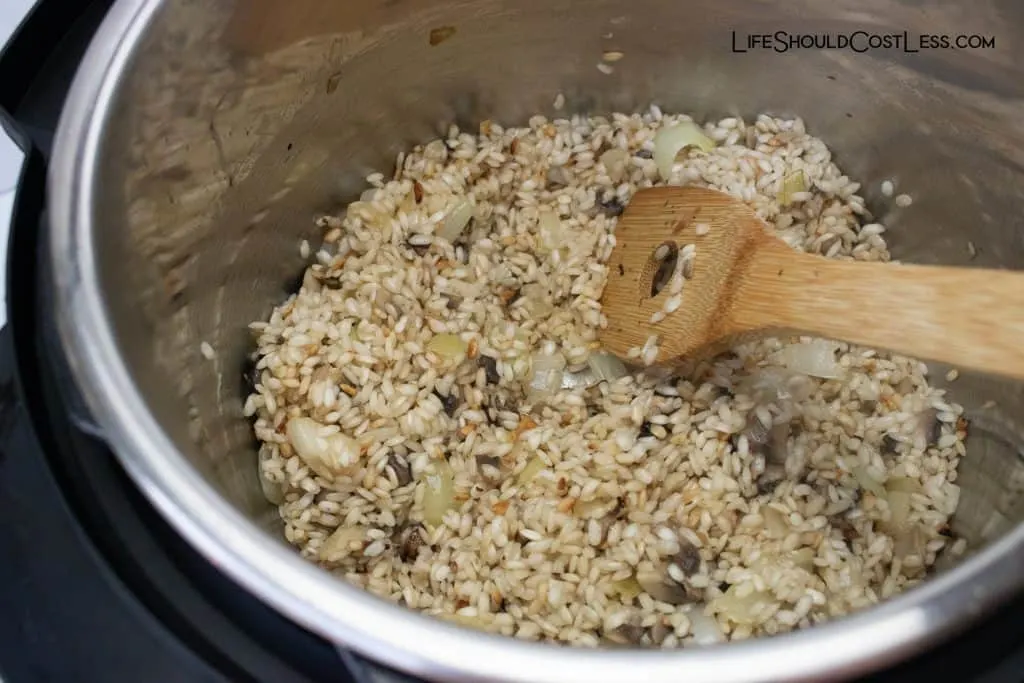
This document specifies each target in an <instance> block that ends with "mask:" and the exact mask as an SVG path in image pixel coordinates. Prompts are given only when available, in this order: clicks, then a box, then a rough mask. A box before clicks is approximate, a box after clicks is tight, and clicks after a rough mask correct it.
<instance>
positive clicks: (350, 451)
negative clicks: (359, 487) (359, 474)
mask: <svg viewBox="0 0 1024 683" xmlns="http://www.w3.org/2000/svg"><path fill="white" fill-rule="evenodd" d="M321 429H323V425H321V424H320V423H319V422H317V421H316V420H312V419H310V418H308V417H293V418H292V419H291V420H289V421H288V425H287V426H286V427H285V434H286V435H287V437H288V441H289V442H290V443H291V445H292V447H293V448H294V449H295V453H296V454H297V455H298V456H299V458H301V459H302V461H303V462H304V463H305V464H306V465H307V466H309V468H310V469H311V470H313V471H314V472H316V473H317V474H318V475H320V476H321V477H323V478H324V479H326V480H328V481H334V479H335V477H337V476H341V475H347V474H351V473H352V471H353V470H354V468H355V467H356V465H358V463H359V455H360V453H359V444H358V443H357V442H356V441H355V439H351V438H349V437H347V436H345V435H344V434H341V433H340V432H338V433H334V434H329V435H327V436H320V430H321Z"/></svg>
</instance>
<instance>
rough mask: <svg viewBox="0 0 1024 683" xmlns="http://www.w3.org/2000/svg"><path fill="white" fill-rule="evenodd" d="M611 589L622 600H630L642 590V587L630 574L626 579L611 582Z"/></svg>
mask: <svg viewBox="0 0 1024 683" xmlns="http://www.w3.org/2000/svg"><path fill="white" fill-rule="evenodd" d="M612 590H613V591H614V592H615V594H616V595H618V596H619V597H620V598H621V599H622V601H623V602H630V601H632V600H633V599H634V598H635V597H636V596H638V595H640V594H641V593H643V592H644V589H643V587H642V586H641V585H640V584H639V583H638V582H637V580H636V579H635V578H634V577H632V576H631V577H629V578H628V579H622V580H621V581H616V582H615V583H613V584H612Z"/></svg>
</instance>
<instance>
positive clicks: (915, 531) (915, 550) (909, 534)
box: [892, 524, 928, 561]
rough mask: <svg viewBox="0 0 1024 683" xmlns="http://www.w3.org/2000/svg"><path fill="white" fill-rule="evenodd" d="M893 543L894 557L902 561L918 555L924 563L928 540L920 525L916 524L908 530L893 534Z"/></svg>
mask: <svg viewBox="0 0 1024 683" xmlns="http://www.w3.org/2000/svg"><path fill="white" fill-rule="evenodd" d="M892 541H893V543H892V554H893V557H895V558H898V559H900V560H902V559H905V558H907V557H910V556H911V555H917V556H918V557H919V558H921V560H922V561H924V555H925V549H926V544H927V543H928V539H927V538H926V537H925V534H924V529H922V528H921V526H920V525H918V524H914V525H912V526H910V527H909V528H907V529H903V530H900V531H897V532H895V533H893V535H892Z"/></svg>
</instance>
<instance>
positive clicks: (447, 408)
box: [434, 390, 459, 417]
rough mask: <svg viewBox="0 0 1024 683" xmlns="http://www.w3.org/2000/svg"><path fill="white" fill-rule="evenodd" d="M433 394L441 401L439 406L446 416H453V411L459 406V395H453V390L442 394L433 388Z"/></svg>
mask: <svg viewBox="0 0 1024 683" xmlns="http://www.w3.org/2000/svg"><path fill="white" fill-rule="evenodd" d="M434 395H435V396H437V398H438V399H439V400H440V401H441V407H442V408H443V409H444V414H445V415H447V416H448V417H452V416H454V415H455V411H456V410H457V409H458V407H459V397H458V396H456V395H455V391H454V390H449V391H448V395H447V396H444V395H442V394H441V393H439V392H438V391H436V390H435V391H434Z"/></svg>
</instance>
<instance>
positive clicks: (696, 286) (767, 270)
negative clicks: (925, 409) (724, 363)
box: [600, 187, 1024, 378]
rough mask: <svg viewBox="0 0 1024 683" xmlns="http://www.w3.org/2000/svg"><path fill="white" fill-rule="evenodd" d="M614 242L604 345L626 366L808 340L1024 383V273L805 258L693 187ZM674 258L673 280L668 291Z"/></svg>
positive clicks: (642, 215) (670, 192) (653, 206)
mask: <svg viewBox="0 0 1024 683" xmlns="http://www.w3.org/2000/svg"><path fill="white" fill-rule="evenodd" d="M615 236H616V239H617V240H618V241H617V244H616V247H615V250H614V252H613V253H612V257H611V260H610V272H609V276H608V285H607V287H606V288H605V291H604V296H603V298H602V307H603V309H604V313H605V315H606V316H607V318H608V327H607V328H606V329H604V330H603V331H602V333H601V340H600V341H601V343H602V345H603V346H604V348H605V349H606V350H608V351H610V352H611V353H614V354H616V355H618V356H620V357H622V358H627V357H630V358H633V359H636V360H637V362H640V361H642V360H644V355H646V360H647V361H653V362H654V363H657V364H673V363H677V362H679V361H681V360H683V359H684V358H690V357H694V356H699V355H702V354H711V353H715V352H718V351H720V350H724V349H725V348H727V347H728V346H729V345H730V344H734V343H737V342H738V341H742V340H746V339H749V338H752V337H755V336H758V335H786V334H806V335H813V336H817V337H825V338H829V339H836V340H841V341H846V342H851V343H855V344H862V345H865V346H871V347H876V348H880V349H888V350H890V351H895V352H898V353H901V354H905V355H908V356H913V357H917V358H920V359H922V360H935V361H943V362H946V363H951V364H954V365H956V366H957V367H960V368H969V369H974V370H979V371H983V372H988V373H995V374H1002V375H1008V376H1013V377H1020V378H1024V273H1018V272H1011V271H1002V270H984V269H979V268H947V267H936V266H915V265H897V264H891V263H865V262H856V261H836V260H833V259H826V258H823V257H821V256H815V255H810V254H803V253H800V252H798V251H796V250H794V249H792V248H791V247H789V246H788V245H787V244H785V243H784V242H782V241H781V240H779V239H778V238H776V237H775V236H773V235H771V234H770V233H769V232H768V229H767V226H765V225H764V223H763V222H762V221H761V220H760V219H758V218H757V216H756V215H755V214H754V213H753V211H752V210H751V209H750V208H749V207H747V206H746V205H745V204H743V203H742V202H740V201H737V200H735V199H733V198H732V197H730V196H729V195H726V194H723V193H721V192H716V191H714V190H708V189H704V188H696V187H658V188H651V189H647V190H641V191H639V192H637V193H636V194H635V195H634V196H633V199H632V200H631V201H630V203H629V206H628V207H627V208H626V211H625V212H624V213H623V215H622V216H621V217H620V218H619V223H618V227H617V228H616V232H615ZM689 245H693V246H692V247H690V246H689ZM691 252H693V257H692V258H684V255H685V256H688V255H689V254H690V253H691ZM673 256H675V264H676V267H675V274H676V278H677V279H676V280H672V279H670V278H666V277H664V276H665V275H666V273H667V274H669V275H671V274H672V272H673V271H672V270H671V266H669V265H666V262H667V263H669V264H670V263H671V262H672V257H673ZM680 259H682V262H680ZM659 270H660V271H661V273H660V274H659ZM684 276H685V277H684ZM678 279H682V280H683V284H682V289H681V290H679V285H678V284H676V281H678ZM656 280H657V281H658V285H660V290H659V287H658V286H656V285H655V282H656ZM666 280H667V282H666ZM656 290H658V291H656ZM675 291H678V294H675V293H674V292H675ZM675 297H678V299H677V298H675ZM666 303H668V304H669V305H668V306H666ZM676 306H678V308H676ZM673 308H675V310H674V311H673V312H666V311H667V310H668V309H673ZM659 312H661V313H660V315H655V314H656V313H659ZM652 316H654V321H653V322H652ZM661 316H664V319H662V320H659V318H661ZM654 336H656V339H652V337H654ZM651 342H653V344H652V343H651ZM655 347H656V351H654V350H653V349H654V348H655Z"/></svg>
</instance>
